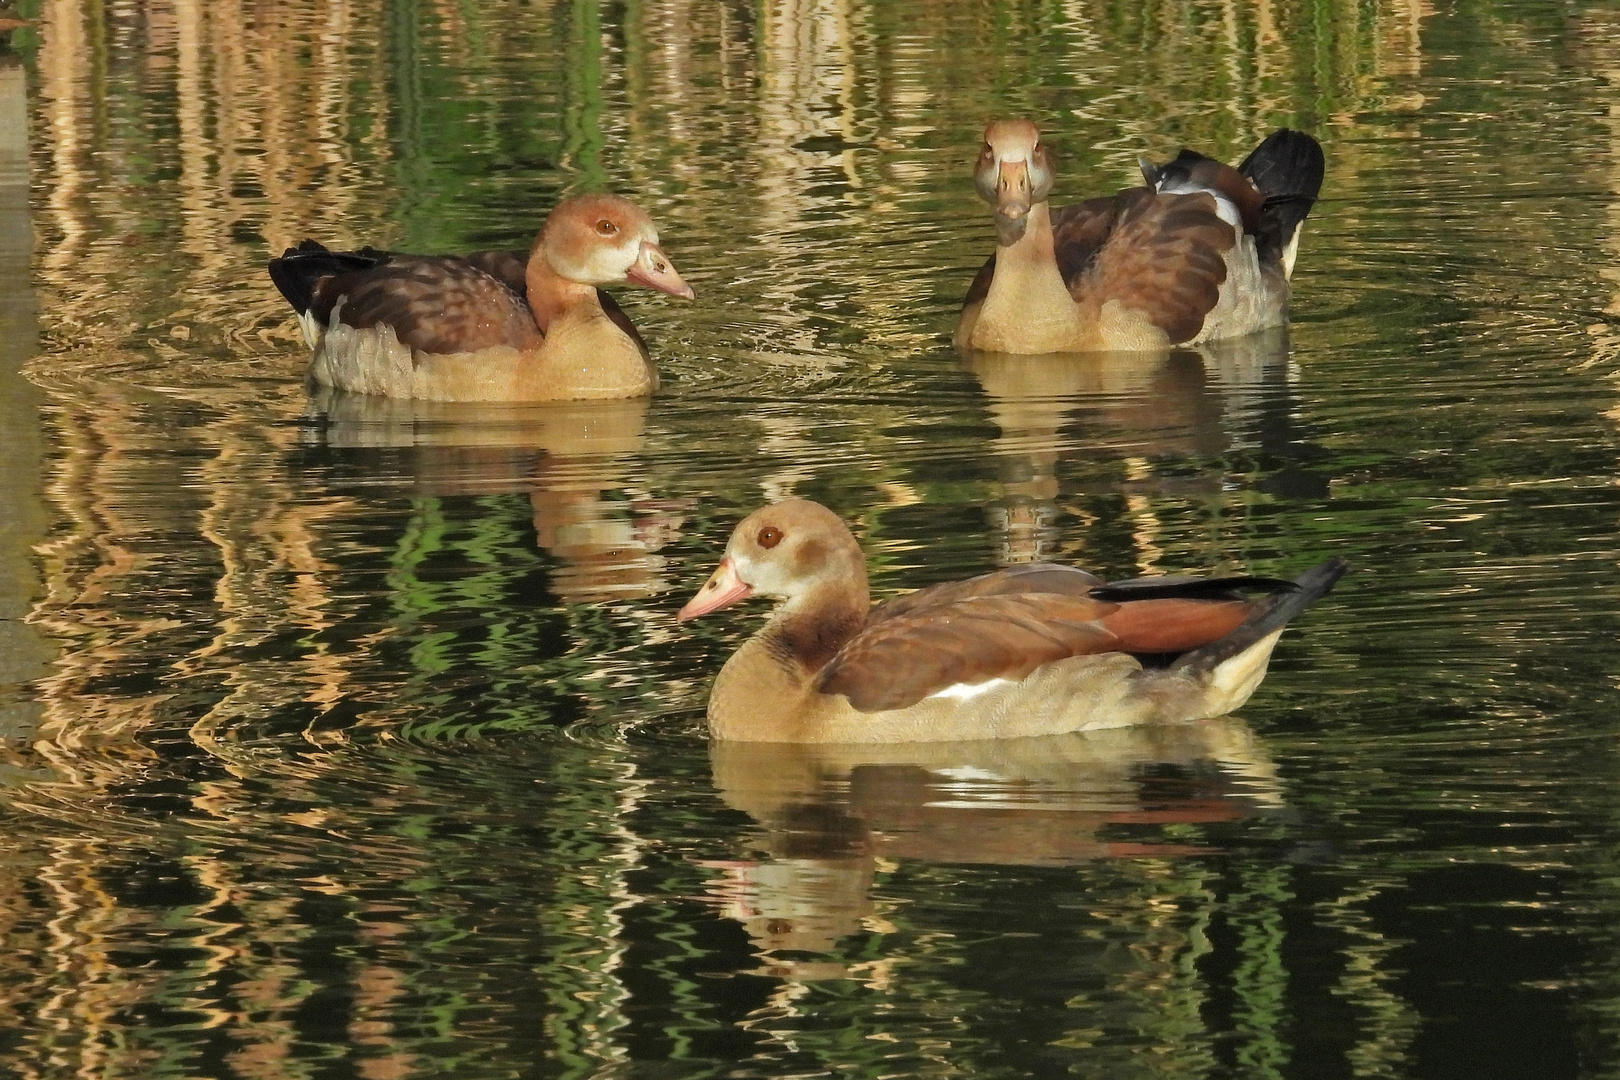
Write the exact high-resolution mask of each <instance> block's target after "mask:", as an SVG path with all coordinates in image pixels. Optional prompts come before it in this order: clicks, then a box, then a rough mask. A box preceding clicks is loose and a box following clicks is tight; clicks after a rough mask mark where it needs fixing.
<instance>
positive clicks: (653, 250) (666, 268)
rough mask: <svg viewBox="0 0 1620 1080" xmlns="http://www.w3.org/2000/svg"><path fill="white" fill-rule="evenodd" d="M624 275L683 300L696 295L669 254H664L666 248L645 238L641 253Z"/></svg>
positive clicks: (630, 279) (627, 278)
mask: <svg viewBox="0 0 1620 1080" xmlns="http://www.w3.org/2000/svg"><path fill="white" fill-rule="evenodd" d="M624 276H625V279H626V280H628V281H631V282H634V283H635V284H637V285H645V286H646V287H647V288H649V289H657V290H658V291H659V292H661V293H668V294H669V295H671V296H678V297H680V298H681V299H682V300H690V299H692V297H693V296H694V295H695V294H694V293H693V292H692V286H690V285H688V284H687V283H686V282H684V281H682V280H681V275H680V272H679V271H678V270H676V269H675V264H674V263H672V262H670V261H669V256H668V255H665V254H664V249H663V248H661V247H659V246H658V245H657V244H649V243H647V241H645V240H643V241H642V242H641V254H639V255H637V256H636V261H635V262H633V263H631V264H630V269H629V270H626V271H625V273H624Z"/></svg>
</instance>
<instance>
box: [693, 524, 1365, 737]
mask: <svg viewBox="0 0 1620 1080" xmlns="http://www.w3.org/2000/svg"><path fill="white" fill-rule="evenodd" d="M1344 571H1345V563H1344V561H1343V560H1342V559H1329V560H1328V561H1327V562H1324V563H1321V564H1320V565H1318V566H1316V567H1315V568H1313V569H1311V570H1308V571H1306V572H1305V573H1304V574H1303V575H1301V576H1300V577H1299V578H1298V579H1297V580H1295V581H1281V580H1276V579H1273V578H1260V577H1227V578H1192V577H1157V578H1138V579H1133V580H1130V581H1119V582H1111V583H1110V582H1104V581H1103V580H1102V579H1100V578H1098V577H1096V576H1095V575H1093V574H1088V573H1086V572H1085V571H1084V570H1076V569H1074V568H1072V567H1067V566H1059V565H1056V564H1052V563H1033V564H1029V565H1025V566H1015V567H1010V568H1008V569H1006V570H998V571H996V572H995V573H991V574H985V575H983V576H981V577H976V578H970V579H969V580H967V581H956V582H950V583H947V584H943V585H935V586H932V587H931V588H927V589H922V590H920V591H918V592H915V593H911V594H909V595H906V596H901V597H897V598H896V599H893V600H890V601H888V602H887V603H884V604H879V605H878V606H876V607H871V606H870V603H869V600H868V594H867V584H866V561H865V558H864V557H863V556H862V554H861V549H860V545H858V544H857V543H856V542H855V537H854V536H853V535H852V534H851V533H850V531H849V528H848V527H847V526H846V525H845V524H844V522H843V520H842V519H841V518H839V517H838V516H837V515H836V514H834V513H833V512H832V511H830V510H828V509H827V508H826V507H824V506H821V505H819V504H817V503H813V502H809V501H807V500H804V499H788V500H785V501H783V502H780V503H776V504H774V505H771V506H767V507H764V508H763V509H760V510H757V511H755V512H754V513H753V514H751V515H749V516H748V517H747V518H745V519H744V520H743V522H742V523H741V524H740V525H738V526H737V528H736V530H735V531H733V533H732V534H731V540H730V542H729V543H728V544H727V545H726V554H725V557H724V558H722V559H721V560H720V566H719V567H718V568H717V569H716V570H715V572H714V573H713V575H711V576H710V578H709V580H708V582H707V583H705V584H704V586H703V588H702V589H700V590H699V591H698V594H697V595H696V596H694V597H693V598H692V599H691V601H690V602H689V603H688V604H687V605H686V606H685V607H684V608H682V609H681V612H680V615H679V619H680V621H682V622H685V621H687V620H688V619H694V618H696V617H698V616H699V615H704V614H707V613H708V612H711V611H717V610H719V609H720V608H723V607H728V606H730V605H731V604H734V603H737V602H738V601H740V600H744V599H746V598H748V597H750V596H753V595H756V594H757V595H760V596H770V597H776V598H778V599H780V600H781V601H782V603H781V605H780V606H779V607H778V608H777V609H776V611H775V613H774V614H773V615H772V616H771V618H770V620H769V621H768V622H767V623H766V624H765V626H764V628H763V629H761V630H760V631H759V633H757V634H755V635H754V636H753V638H751V639H750V640H749V641H747V642H746V643H744V645H743V646H742V648H740V649H738V650H737V652H736V653H735V654H733V655H732V657H731V659H729V660H728V661H726V664H725V666H724V667H723V668H722V669H721V671H720V674H719V676H718V677H717V678H716V679H715V682H714V688H713V690H712V691H711V693H710V695H709V728H710V731H711V732H712V733H713V734H714V736H715V737H716V738H720V739H738V740H751V741H756V742H838V743H871V742H927V741H939V740H947V739H983V738H1001V737H1008V736H1025V735H1052V734H1060V733H1062V732H1066V731H1077V730H1080V729H1082V728H1097V727H1118V726H1122V725H1126V724H1138V723H1147V722H1180V721H1190V720H1199V719H1204V718H1207V717H1212V716H1222V715H1225V714H1226V713H1229V712H1231V711H1232V710H1234V709H1236V708H1238V707H1239V706H1241V705H1242V704H1243V703H1244V702H1245V701H1247V700H1248V698H1249V695H1250V694H1252V693H1253V692H1254V690H1255V688H1256V687H1257V686H1259V685H1260V680H1261V679H1262V678H1263V677H1264V676H1265V672H1266V662H1267V661H1268V660H1269V659H1270V656H1271V650H1272V647H1273V646H1274V645H1275V644H1276V642H1277V638H1278V636H1279V635H1280V634H1281V633H1282V630H1283V627H1284V626H1286V625H1287V623H1288V622H1289V620H1291V619H1292V618H1293V617H1294V616H1296V615H1298V614H1299V613H1300V612H1301V611H1304V610H1305V608H1307V607H1309V606H1310V605H1311V604H1312V603H1313V602H1315V601H1316V600H1318V599H1320V598H1321V597H1322V596H1324V595H1325V594H1326V593H1327V592H1328V590H1329V589H1331V588H1332V587H1333V585H1334V583H1335V582H1336V581H1338V579H1339V577H1340V575H1341V574H1343V573H1344Z"/></svg>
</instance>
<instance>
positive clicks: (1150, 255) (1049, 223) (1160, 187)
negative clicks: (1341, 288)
mask: <svg viewBox="0 0 1620 1080" xmlns="http://www.w3.org/2000/svg"><path fill="white" fill-rule="evenodd" d="M1323 168H1324V164H1323V157H1322V147H1321V144H1319V143H1318V142H1317V141H1316V140H1315V139H1313V138H1311V137H1310V136H1309V135H1306V134H1304V133H1303V132H1298V131H1290V130H1288V129H1287V128H1282V129H1280V130H1278V131H1275V132H1273V133H1272V134H1271V135H1269V136H1268V137H1267V138H1266V139H1265V141H1264V142H1262V143H1261V144H1260V145H1259V146H1257V147H1255V149H1254V151H1253V152H1252V153H1250V154H1249V156H1248V157H1247V158H1245V159H1244V160H1243V163H1242V164H1241V165H1239V166H1238V167H1237V168H1235V169H1234V168H1233V167H1232V166H1230V165H1225V164H1223V163H1221V162H1219V161H1215V160H1214V159H1212V158H1207V157H1204V156H1203V155H1201V154H1196V153H1194V152H1193V151H1191V150H1183V151H1182V152H1181V154H1180V155H1179V156H1178V157H1177V158H1176V159H1175V160H1174V161H1171V162H1170V163H1169V164H1167V165H1163V166H1154V165H1149V164H1148V163H1147V162H1145V161H1144V162H1143V163H1142V175H1143V179H1144V180H1145V181H1146V186H1144V187H1135V188H1127V189H1126V190H1124V191H1121V192H1119V193H1118V194H1115V195H1110V196H1105V197H1102V198H1097V199H1090V200H1088V201H1086V202H1083V203H1077V204H1075V205H1073V206H1066V207H1063V208H1062V209H1060V210H1053V209H1051V206H1050V204H1049V202H1048V201H1047V200H1048V198H1049V197H1050V195H1051V192H1052V185H1053V179H1054V176H1053V171H1052V165H1051V161H1050V159H1049V158H1048V156H1047V151H1046V147H1045V146H1044V145H1043V144H1042V143H1041V136H1040V131H1039V130H1038V129H1037V128H1036V127H1035V125H1034V124H1032V123H1030V122H1029V121H1027V120H997V121H995V122H994V123H992V124H991V125H990V126H989V127H987V128H986V129H985V132H984V147H983V149H982V150H981V151H980V153H979V161H978V165H977V167H976V169H975V172H974V181H975V184H976V186H977V188H978V191H979V194H980V196H982V197H983V198H984V199H985V201H987V202H989V203H990V205H991V206H992V207H994V208H995V221H996V252H995V254H994V255H992V256H991V257H990V259H989V261H988V262H986V263H985V265H984V267H983V268H982V269H981V270H980V271H979V274H978V276H977V277H976V278H974V280H973V284H972V286H971V287H970V288H969V289H968V294H967V298H966V299H965V300H964V301H963V302H962V315H961V319H960V321H959V322H958V324H957V328H956V335H955V338H954V340H955V343H956V345H957V347H958V348H961V349H982V350H985V351H988V352H1006V353H1053V352H1093V351H1102V350H1122V351H1149V350H1158V349H1163V348H1167V347H1168V346H1171V345H1178V344H1184V343H1185V344H1196V343H1198V342H1203V341H1214V340H1217V339H1220V338H1231V337H1239V336H1242V335H1244V334H1250V333H1254V332H1255V331H1257V330H1264V329H1266V328H1268V327H1272V326H1281V325H1283V324H1285V323H1286V322H1287V319H1288V296H1289V287H1288V280H1289V277H1290V276H1291V275H1292V274H1293V270H1294V253H1295V251H1296V250H1297V245H1298V243H1299V230H1300V225H1301V223H1302V222H1303V221H1304V220H1305V215H1306V214H1307V213H1309V212H1310V208H1311V205H1312V204H1313V203H1314V202H1315V201H1316V196H1317V194H1318V193H1319V192H1320V191H1321V188H1322V174H1323Z"/></svg>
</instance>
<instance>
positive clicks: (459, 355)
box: [270, 195, 692, 401]
mask: <svg viewBox="0 0 1620 1080" xmlns="http://www.w3.org/2000/svg"><path fill="white" fill-rule="evenodd" d="M270 279H271V280H272V281H274V282H275V284H276V288H278V289H280V290H281V295H283V296H285V297H286V298H287V300H288V301H289V302H290V303H291V304H292V306H293V310H295V311H297V312H298V318H299V322H300V323H301V324H302V325H303V329H304V338H305V340H307V341H308V342H309V345H310V348H312V349H313V350H314V351H315V352H314V357H313V359H312V360H311V362H310V368H309V371H310V376H311V377H312V378H313V379H314V380H315V381H316V382H318V383H323V384H325V385H328V386H335V387H337V388H339V389H342V390H349V391H353V392H355V393H362V394H380V395H382V396H384V397H395V398H425V399H428V400H432V401H554V400H561V399H581V398H628V397H640V396H642V395H644V394H650V393H652V391H654V390H656V389H657V388H658V373H657V371H656V369H654V367H653V364H652V360H651V357H650V356H649V355H648V353H647V346H646V344H645V343H644V342H643V341H642V340H641V335H640V334H638V333H636V328H635V327H634V326H633V325H631V323H630V320H629V319H628V318H627V317H626V316H625V314H624V312H623V311H621V310H620V309H619V306H618V305H617V304H615V303H614V302H613V300H612V299H611V298H610V297H609V296H608V294H607V293H605V292H603V291H601V290H600V289H599V288H597V286H599V285H611V284H616V283H620V282H630V283H632V284H636V285H645V286H647V287H648V288H651V289H657V290H658V291H659V292H663V293H668V294H669V295H671V296H679V297H683V298H684V299H687V300H690V299H691V298H692V289H691V287H690V286H688V285H687V284H686V282H684V281H682V280H681V275H680V274H679V273H677V272H676V270H675V267H674V266H673V265H672V264H671V263H670V261H669V256H667V255H665V254H664V249H663V248H661V247H659V246H658V230H657V229H655V228H654V227H653V223H652V219H651V218H649V217H648V216H647V215H646V214H645V213H644V212H643V211H642V210H641V208H640V207H638V206H636V205H635V204H634V203H632V202H630V201H628V200H626V199H621V198H618V197H617V196H613V195H582V196H578V197H576V198H572V199H565V200H563V201H562V202H560V203H558V204H557V206H556V208H555V209H553V210H552V211H551V214H550V215H549V216H548V217H547V218H546V223H545V226H544V227H543V228H541V230H540V235H539V236H538V237H536V238H535V241H534V247H533V249H532V250H531V251H530V252H529V254H528V255H527V256H525V255H523V254H522V253H521V252H509V251H479V252H475V253H473V254H471V255H467V256H465V257H456V256H448V255H400V254H394V253H392V252H386V251H377V250H375V249H373V248H361V249H360V250H359V251H328V250H327V249H326V248H325V247H322V246H321V245H320V244H318V243H316V242H315V241H313V240H305V241H304V242H303V243H302V244H300V245H299V246H298V247H296V248H288V249H287V250H286V251H285V252H284V253H283V254H282V256H281V258H279V259H272V260H270Z"/></svg>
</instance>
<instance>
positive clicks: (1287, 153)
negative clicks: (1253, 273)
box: [1238, 128, 1327, 261]
mask: <svg viewBox="0 0 1620 1080" xmlns="http://www.w3.org/2000/svg"><path fill="white" fill-rule="evenodd" d="M1326 167H1327V162H1326V159H1325V158H1324V157H1323V155H1322V144H1321V143H1319V142H1317V141H1316V140H1315V139H1313V138H1311V137H1310V136H1309V135H1307V134H1305V133H1304V132H1303V131H1292V130H1290V129H1288V128H1278V129H1277V130H1276V131H1273V132H1272V133H1271V134H1270V135H1267V136H1266V137H1265V139H1264V141H1262V142H1261V143H1260V145H1259V146H1257V147H1255V148H1254V150H1253V151H1251V152H1250V154H1249V156H1248V157H1246V158H1244V159H1243V163H1242V164H1241V165H1239V166H1238V172H1240V173H1242V174H1243V175H1244V176H1247V177H1248V178H1249V179H1250V180H1252V181H1253V182H1254V186H1255V187H1256V188H1258V189H1259V190H1260V194H1261V195H1263V196H1265V200H1266V201H1265V205H1264V206H1263V207H1262V208H1261V210H1260V225H1259V228H1258V230H1257V233H1256V236H1257V241H1258V244H1259V248H1260V257H1261V259H1262V261H1270V260H1273V259H1280V258H1281V257H1282V253H1283V252H1284V251H1285V250H1287V248H1288V245H1289V243H1291V242H1292V241H1293V239H1294V233H1295V231H1296V230H1297V229H1298V228H1299V224H1300V222H1302V221H1304V220H1305V216H1306V215H1307V214H1309V213H1310V212H1311V207H1312V206H1313V205H1314V204H1315V203H1316V199H1317V196H1318V195H1320V194H1321V193H1322V177H1323V174H1324V173H1325V171H1326Z"/></svg>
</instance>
